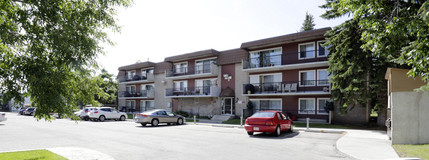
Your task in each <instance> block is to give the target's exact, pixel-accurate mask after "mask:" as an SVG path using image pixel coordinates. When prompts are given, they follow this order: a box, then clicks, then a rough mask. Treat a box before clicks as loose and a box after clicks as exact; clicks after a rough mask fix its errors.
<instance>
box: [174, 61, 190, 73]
mask: <svg viewBox="0 0 429 160" xmlns="http://www.w3.org/2000/svg"><path fill="white" fill-rule="evenodd" d="M182 64H186V69H185V71H183V72H177V70H176V65H180V68H182V66H181V65H182ZM173 67H174V70H175V71H176V72H174V73H177V74H180V73H188V71H189V64H188V62H187V61H185V62H177V63H173ZM180 70H181V71H182V70H183V69H180Z"/></svg>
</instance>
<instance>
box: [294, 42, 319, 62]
mask: <svg viewBox="0 0 429 160" xmlns="http://www.w3.org/2000/svg"><path fill="white" fill-rule="evenodd" d="M308 44H313V48H314V49H313V56H312V57H304V58H302V57H301V46H303V45H308ZM315 45H316V42H307V43H300V44H298V60H304V59H311V58H316V50H315V49H316V46H315Z"/></svg>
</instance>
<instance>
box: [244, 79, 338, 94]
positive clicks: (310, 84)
mask: <svg viewBox="0 0 429 160" xmlns="http://www.w3.org/2000/svg"><path fill="white" fill-rule="evenodd" d="M330 90H331V86H330V83H329V80H306V81H286V82H269V83H250V84H243V94H264V93H266V94H272V93H296V92H314V91H324V92H330Z"/></svg>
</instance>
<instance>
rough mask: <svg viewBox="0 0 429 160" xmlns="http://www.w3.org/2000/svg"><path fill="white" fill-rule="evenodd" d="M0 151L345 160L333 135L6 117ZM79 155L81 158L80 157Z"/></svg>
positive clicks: (1, 126) (128, 156) (130, 156)
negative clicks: (276, 134) (71, 150)
mask: <svg viewBox="0 0 429 160" xmlns="http://www.w3.org/2000/svg"><path fill="white" fill-rule="evenodd" d="M7 118H8V120H7V121H5V122H0V135H1V136H0V142H1V145H0V152H9V151H17V150H33V149H44V148H53V147H80V148H86V149H91V150H95V151H98V152H102V153H105V154H108V155H110V156H112V157H113V158H115V159H118V160H122V159H127V160H128V159H316V158H317V159H350V157H348V156H346V155H345V154H343V153H341V152H339V151H338V150H337V149H336V148H335V142H336V141H337V140H338V139H339V138H340V137H341V136H342V135H341V134H335V133H312V132H297V131H296V132H294V133H282V135H281V136H280V137H274V136H272V135H267V134H256V135H254V136H252V137H249V136H248V135H247V134H246V132H245V130H244V129H237V128H223V127H211V126H203V125H192V124H190V123H188V125H181V126H176V125H172V126H166V125H161V126H158V127H150V126H148V127H142V126H140V124H136V123H134V122H132V121H106V122H91V121H79V122H75V121H71V120H69V119H59V120H54V121H52V122H46V121H44V120H40V121H36V120H35V119H34V118H33V117H31V116H19V115H17V114H16V113H10V112H9V113H7ZM76 154H79V153H76ZM83 156H84V155H83Z"/></svg>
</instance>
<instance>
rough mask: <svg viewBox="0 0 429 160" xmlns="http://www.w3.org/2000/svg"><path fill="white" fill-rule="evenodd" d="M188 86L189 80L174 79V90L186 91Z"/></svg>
mask: <svg viewBox="0 0 429 160" xmlns="http://www.w3.org/2000/svg"><path fill="white" fill-rule="evenodd" d="M187 88H188V81H174V82H173V90H174V91H183V92H184V91H186V89H187Z"/></svg>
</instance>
